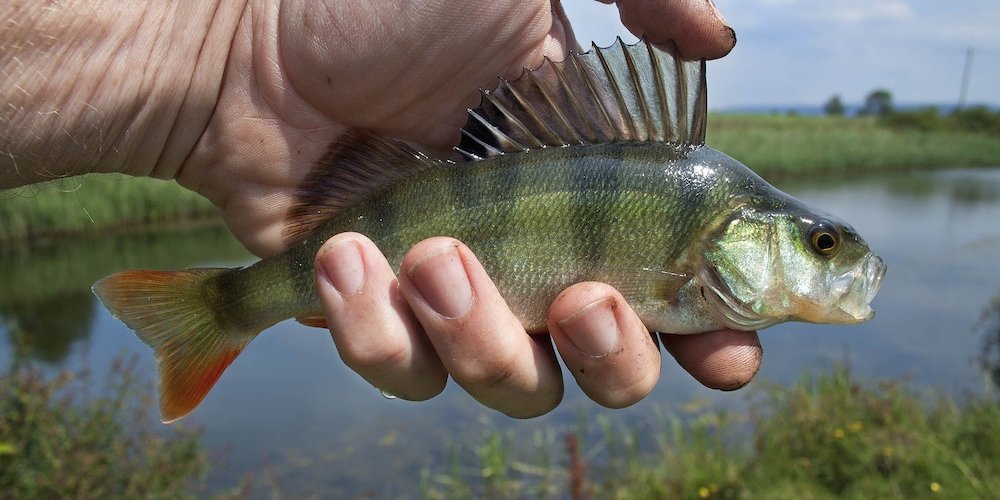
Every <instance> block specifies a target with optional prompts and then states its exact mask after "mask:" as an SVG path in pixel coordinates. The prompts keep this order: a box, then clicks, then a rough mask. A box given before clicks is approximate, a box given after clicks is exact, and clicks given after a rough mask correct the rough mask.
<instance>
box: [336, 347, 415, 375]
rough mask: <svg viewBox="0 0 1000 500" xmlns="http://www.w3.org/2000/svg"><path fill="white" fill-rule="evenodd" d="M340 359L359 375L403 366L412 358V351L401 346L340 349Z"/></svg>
mask: <svg viewBox="0 0 1000 500" xmlns="http://www.w3.org/2000/svg"><path fill="white" fill-rule="evenodd" d="M339 352H340V358H341V359H342V360H343V361H344V364H346V365H347V366H348V367H350V368H351V369H352V370H354V371H356V372H358V373H364V372H368V371H371V370H384V369H386V368H395V367H399V366H403V365H405V364H406V363H407V361H408V360H409V358H410V349H409V348H408V347H407V346H405V345H399V346H388V345H380V346H355V347H347V348H341V349H339Z"/></svg>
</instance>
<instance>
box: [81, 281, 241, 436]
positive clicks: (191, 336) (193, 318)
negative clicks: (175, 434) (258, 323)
mask: <svg viewBox="0 0 1000 500" xmlns="http://www.w3.org/2000/svg"><path fill="white" fill-rule="evenodd" d="M226 271H228V269H188V270H184V271H126V272H123V273H118V274H113V275H111V276H108V277H106V278H104V279H102V280H100V281H98V282H97V283H95V284H94V287H93V291H94V294H96V295H97V297H98V298H99V299H101V302H103V303H104V306H105V307H107V308H108V310H109V311H111V314H113V315H114V316H115V317H116V318H118V319H120V320H121V321H122V322H123V323H125V324H126V325H127V326H128V327H129V328H131V329H132V330H134V331H135V333H136V335H137V336H138V337H139V338H140V339H142V341H143V342H145V343H146V344H147V345H149V346H150V347H152V348H153V350H154V351H155V352H156V362H157V365H158V368H159V372H160V419H161V420H163V422H164V423H170V422H173V421H175V420H177V419H179V418H181V417H183V416H184V415H187V414H188V413H190V412H191V410H194V408H195V407H196V406H198V403H200V402H201V400H202V399H204V398H205V395H206V394H208V391H209V390H210V389H211V388H212V386H213V385H215V382H216V381H217V380H219V376H220V375H222V372H223V371H225V369H226V367H228V366H229V364H230V363H232V362H233V360H234V359H236V357H237V356H239V354H240V352H242V351H243V348H244V347H246V345H247V344H248V343H250V341H251V340H253V338H254V337H255V336H256V335H257V333H259V332H229V331H227V330H226V329H225V328H224V326H223V324H222V322H221V321H220V319H219V317H218V314H217V311H216V310H215V309H214V308H213V304H210V303H209V302H208V297H212V296H217V295H216V294H213V293H206V291H209V292H210V291H211V289H210V288H206V287H210V286H213V285H214V278H215V277H216V276H218V275H219V274H221V273H223V272H226Z"/></svg>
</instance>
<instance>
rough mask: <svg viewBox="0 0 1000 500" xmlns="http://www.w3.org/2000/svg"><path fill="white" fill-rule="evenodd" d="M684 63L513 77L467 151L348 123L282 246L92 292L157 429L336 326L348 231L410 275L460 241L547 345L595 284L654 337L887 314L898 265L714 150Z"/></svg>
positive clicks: (104, 283)
mask: <svg viewBox="0 0 1000 500" xmlns="http://www.w3.org/2000/svg"><path fill="white" fill-rule="evenodd" d="M679 54H680V53H679V51H678V49H677V47H676V45H674V44H673V43H667V44H664V45H653V44H650V43H648V42H646V41H640V42H638V43H636V44H631V45H629V44H625V43H623V42H622V41H621V39H619V40H618V41H617V42H615V43H614V44H613V45H611V46H609V47H606V48H599V47H597V46H596V45H593V46H592V49H591V50H589V51H587V52H585V53H575V52H571V53H570V54H569V55H568V56H567V58H566V59H565V60H563V61H559V62H555V61H552V60H551V59H545V61H544V62H543V64H542V65H541V66H540V67H539V68H537V69H535V70H528V69H525V70H524V71H523V72H522V74H521V75H520V76H519V77H518V78H516V79H513V80H505V79H500V82H499V83H498V85H497V86H496V87H495V88H494V89H492V90H482V91H481V102H480V104H479V106H478V107H476V108H475V109H470V110H469V111H468V121H467V123H466V125H465V126H464V127H463V128H462V129H461V140H460V142H459V144H458V146H457V147H456V148H455V149H454V157H453V158H448V159H437V158H432V157H430V156H428V155H426V154H424V153H423V152H421V151H420V150H419V149H418V148H416V147H414V146H412V145H410V144H409V143H406V142H404V141H400V140H397V139H394V138H390V137H384V136H381V135H379V134H376V133H373V132H370V131H366V130H360V129H354V130H350V131H348V132H347V133H345V134H344V135H343V136H342V137H340V138H339V139H337V140H336V141H334V142H333V143H332V144H331V145H330V147H329V150H328V152H327V153H326V155H325V156H324V157H323V158H322V159H321V160H320V161H318V162H317V164H316V165H315V168H313V170H312V171H311V172H310V173H309V174H308V175H307V177H306V178H305V180H304V181H303V183H302V185H301V186H300V188H299V191H298V196H297V198H296V202H295V204H294V206H292V207H291V208H290V210H289V212H288V225H287V230H286V236H287V242H288V246H287V250H285V251H284V252H283V253H281V254H278V255H275V256H272V257H268V258H265V259H262V260H260V261H257V262H255V263H253V264H250V265H248V266H245V267H239V268H232V269H229V268H195V269H185V270H178V271H154V270H130V271H124V272H121V273H117V274H113V275H111V276H108V277H105V278H103V279H101V280H100V281H98V282H97V283H95V284H94V286H93V291H94V293H95V294H96V295H97V297H98V298H99V299H100V300H101V302H102V303H103V304H104V306H105V307H107V309H108V310H109V311H110V312H111V314H112V315H114V316H115V317H117V318H118V319H120V320H121V321H122V322H124V324H125V325H127V326H128V327H129V328H130V329H132V330H134V331H135V333H136V334H137V336H138V337H139V338H140V339H141V340H142V341H143V342H145V343H146V344H148V345H149V346H150V347H151V348H152V349H153V350H154V351H155V356H156V361H157V365H158V371H159V392H160V400H159V403H160V416H161V419H162V420H163V421H164V422H172V421H175V420H177V419H179V418H181V417H183V416H185V415H187V414H188V413H190V412H191V411H193V410H194V409H195V408H196V407H197V406H198V404H199V403H200V402H201V401H202V400H203V399H204V398H205V396H206V395H207V394H208V392H209V390H210V389H211V388H212V386H213V385H214V384H215V383H216V381H217V380H218V379H219V377H220V376H221V375H222V373H223V372H224V371H225V369H226V368H227V367H228V366H229V365H230V364H231V363H232V362H233V360H235V359H236V357H237V356H239V354H240V353H241V352H242V351H243V349H244V348H245V347H246V346H247V344H249V343H250V342H251V341H252V340H253V339H254V338H255V337H256V336H257V335H258V334H259V333H260V332H262V331H264V330H265V329H267V328H269V327H271V326H272V325H274V324H276V323H278V322H280V321H283V320H286V319H289V318H295V319H298V320H299V321H301V322H303V323H305V324H313V325H318V326H322V309H321V307H320V303H319V300H318V298H317V293H316V289H315V283H314V277H313V273H314V270H313V261H314V256H315V254H316V252H317V251H318V250H319V248H320V246H321V245H322V244H323V243H324V241H325V240H326V239H327V238H329V237H330V236H333V235H334V234H338V233H342V232H347V231H354V232H358V233H362V234H364V235H366V236H368V237H369V238H371V239H372V240H373V241H374V242H375V243H376V244H377V245H378V246H379V248H380V249H381V250H382V251H383V253H384V254H385V255H386V257H387V259H388V260H389V262H390V263H392V264H393V265H394V266H395V268H396V270H397V271H398V269H399V265H400V262H401V261H402V259H403V255H404V253H405V252H406V251H407V249H409V248H410V247H411V246H412V245H414V244H415V243H417V242H419V241H421V240H423V239H425V238H428V237H432V236H451V237H455V238H457V239H459V240H460V241H462V242H464V243H465V244H466V245H468V247H469V248H471V249H472V250H473V251H474V252H475V254H476V255H477V256H478V257H479V259H480V260H481V261H482V263H483V265H484V266H485V268H486V270H487V272H488V273H489V275H490V277H491V278H492V279H493V280H494V282H495V283H496V286H497V288H498V289H499V291H500V293H501V294H502V296H503V297H504V298H505V299H506V301H507V303H508V304H509V306H510V308H511V309H512V311H513V312H514V313H515V314H516V316H517V317H518V318H519V320H520V321H521V322H522V323H523V325H524V326H525V328H526V330H527V331H528V332H533V333H541V332H544V331H545V330H546V316H547V309H548V305H549V304H550V303H551V302H552V300H553V299H554V298H555V297H556V296H557V295H558V294H559V292H560V291H562V290H563V289H565V288H566V287H567V286H569V285H571V284H574V283H577V282H581V281H600V282H605V283H608V284H610V285H612V286H614V287H615V288H617V289H618V290H619V291H620V292H621V293H622V295H623V296H624V297H625V299H626V301H627V302H628V303H629V304H630V306H631V307H632V308H633V309H634V310H635V311H636V313H637V314H638V315H639V317H640V318H641V319H642V321H643V323H644V324H645V325H646V327H648V328H649V329H650V330H652V331H657V332H666V333H672V334H696V333H701V332H708V331H714V330H719V329H724V328H730V329H736V330H747V331H751V330H758V329H762V328H766V327H768V326H771V325H775V324H778V323H781V322H784V321H793V320H794V321H803V322H812V323H844V324H850V323H858V322H862V321H865V320H867V319H869V318H871V317H872V315H873V314H874V311H873V310H872V308H871V302H872V300H873V298H874V296H875V294H876V292H877V291H878V289H879V286H880V283H881V281H882V277H883V275H884V273H885V269H886V266H885V263H884V261H883V260H882V259H881V258H880V257H879V256H878V255H876V254H875V253H874V252H873V251H872V250H871V248H870V247H869V246H868V244H867V243H865V241H864V240H863V239H862V238H861V236H859V235H858V233H857V231H855V230H854V229H853V228H852V227H851V226H850V225H849V224H848V223H847V222H846V221H843V220H841V219H839V218H837V217H836V216H834V215H832V214H828V213H826V212H823V211H821V210H819V209H816V208H813V207H810V206H808V205H806V204H805V203H803V202H801V201H799V200H797V199H796V198H794V197H792V196H789V195H788V194H785V193H783V192H782V191H780V190H778V189H777V188H775V187H773V186H771V185H770V184H769V183H767V182H766V181H765V180H764V179H762V178H761V177H760V176H758V175H757V174H755V173H754V172H753V171H752V170H750V168H748V167H746V166H745V165H743V164H742V163H740V162H739V161H737V160H735V159H733V158H731V157H729V156H727V155H725V154H724V153H722V152H719V151H716V150H714V149H712V148H710V147H708V146H706V145H705V127H706V119H707V116H708V111H707V92H706V79H705V61H704V60H701V61H687V60H684V59H682V58H681V57H680V55H679Z"/></svg>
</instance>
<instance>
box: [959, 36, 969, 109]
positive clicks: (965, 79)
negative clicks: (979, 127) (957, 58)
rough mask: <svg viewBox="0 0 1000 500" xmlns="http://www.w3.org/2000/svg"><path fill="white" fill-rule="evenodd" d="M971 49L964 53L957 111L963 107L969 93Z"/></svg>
mask: <svg viewBox="0 0 1000 500" xmlns="http://www.w3.org/2000/svg"><path fill="white" fill-rule="evenodd" d="M972 53H973V49H972V47H969V48H968V49H967V50H966V51H965V69H963V70H962V89H961V91H960V92H959V94H958V109H962V108H963V107H965V96H966V94H968V92H969V74H970V73H972Z"/></svg>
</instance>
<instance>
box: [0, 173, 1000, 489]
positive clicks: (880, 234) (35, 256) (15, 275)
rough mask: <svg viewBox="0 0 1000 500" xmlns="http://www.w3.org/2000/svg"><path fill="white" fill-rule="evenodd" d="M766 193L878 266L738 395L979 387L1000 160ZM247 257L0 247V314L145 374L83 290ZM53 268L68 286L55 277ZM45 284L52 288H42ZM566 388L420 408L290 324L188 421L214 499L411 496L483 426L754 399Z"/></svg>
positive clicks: (648, 413)
mask: <svg viewBox="0 0 1000 500" xmlns="http://www.w3.org/2000/svg"><path fill="white" fill-rule="evenodd" d="M775 184H776V185H778V186H779V187H780V188H782V189H784V190H786V191H788V192H790V193H792V194H793V195H795V196H797V197H799V198H800V199H802V200H805V201H807V202H808V203H810V204H812V205H815V206H818V207H822V208H823V209H825V210H827V211H829V212H831V213H835V214H837V215H840V216H842V217H843V218H844V219H846V220H848V221H851V222H852V224H853V225H854V226H855V228H856V229H857V230H858V231H859V232H860V233H861V234H862V235H863V236H864V237H865V238H866V239H867V240H868V242H869V243H870V244H871V245H872V247H874V248H875V249H876V251H877V252H878V253H880V254H881V255H882V257H883V258H884V259H885V261H886V262H887V264H888V273H887V275H886V278H885V281H884V285H883V287H882V291H881V292H880V294H879V295H878V297H877V298H876V299H875V303H874V307H875V310H876V311H877V316H876V317H875V318H874V319H873V320H871V321H869V322H868V323H865V324H862V325H859V326H849V327H845V326H818V325H803V324H786V325H780V326H777V327H774V328H771V329H768V330H766V331H765V332H763V333H762V334H761V340H762V342H763V344H764V349H765V356H764V366H763V369H762V370H761V372H760V374H759V375H758V377H757V380H758V382H755V383H754V384H751V387H753V386H755V385H757V386H759V385H761V383H760V381H769V382H776V383H779V384H789V383H792V382H794V381H795V380H797V379H799V378H800V377H801V376H802V375H803V374H804V373H807V372H811V373H823V372H825V371H828V370H829V369H830V368H832V367H834V366H835V365H838V364H847V365H849V366H850V367H851V370H852V372H853V373H854V374H855V375H857V376H859V377H860V378H863V379H883V378H893V379H898V378H902V379H906V380H909V381H911V382H912V384H913V386H914V387H916V388H917V389H918V390H926V391H928V392H932V391H944V392H947V393H949V394H952V395H955V396H957V397H961V396H962V395H963V394H966V393H970V392H981V391H985V390H990V389H988V388H987V384H986V381H985V380H986V378H985V376H984V375H983V372H982V371H981V370H980V369H979V368H978V366H977V365H976V364H975V362H974V361H975V358H976V356H977V354H978V352H979V350H980V348H981V339H980V335H979V334H978V330H981V328H979V326H978V325H980V323H981V317H982V315H983V314H984V310H985V309H986V307H987V306H988V304H989V301H990V299H991V298H992V297H993V296H994V295H997V294H998V293H1000V265H998V262H1000V168H994V169H978V170H951V171H940V172H932V173H905V174H892V175H880V176H869V177H857V176H852V177H851V178H845V179H828V178H823V179H810V180H807V181H788V182H782V181H781V180H778V181H777V182H775ZM130 238H131V239H130ZM136 238H138V239H136ZM220 249H225V251H224V252H222V251H220ZM220 254H221V256H220ZM95 256H96V257H95ZM247 258H248V257H247V256H246V254H245V253H244V252H243V251H242V250H241V249H240V248H239V247H238V245H237V244H235V243H234V242H233V241H232V240H231V239H230V238H228V236H226V235H225V234H224V233H222V232H221V231H219V230H207V229H202V230H198V231H194V232H191V233H188V234H183V235H162V234H161V235H146V236H132V237H114V238H112V237H108V238H102V239H101V240H95V241H90V242H82V243H78V244H74V245H66V244H60V245H59V246H58V247H51V248H48V249H41V250H32V251H30V252H26V251H21V252H18V253H16V254H7V256H6V257H5V258H4V259H3V260H2V261H0V277H2V278H4V283H5V287H6V290H7V291H6V292H5V293H4V295H3V296H2V297H0V315H4V316H7V317H8V318H15V319H17V320H18V321H21V322H22V323H24V322H33V323H32V324H34V325H36V326H37V327H36V328H35V329H36V330H45V329H46V328H47V329H49V330H51V331H50V332H48V333H46V335H47V336H48V337H47V338H46V339H36V341H35V343H36V344H37V346H36V348H35V350H34V351H33V354H32V356H33V357H36V358H39V359H42V360H44V362H45V364H46V366H49V367H51V369H52V370H56V369H60V368H64V367H70V368H78V367H84V366H86V367H91V368H93V369H94V371H95V372H101V370H102V368H103V367H104V366H107V365H108V364H109V363H110V361H111V359H112V358H113V357H114V356H116V355H120V354H121V353H136V354H137V355H138V356H139V357H140V358H139V359H140V364H139V367H140V370H141V371H142V372H143V373H146V374H149V375H150V377H151V376H152V374H153V373H154V364H153V356H152V353H151V352H150V351H148V350H147V349H146V348H145V346H144V345H143V344H142V343H141V342H140V341H139V340H137V339H136V338H135V337H134V336H133V335H132V333H131V332H130V331H129V330H127V329H126V328H125V327H124V326H123V325H122V324H121V323H119V322H118V321H117V320H115V319H114V318H112V317H111V316H109V315H108V314H107V313H106V312H105V311H104V309H103V308H101V307H99V306H98V304H97V303H96V301H94V300H93V298H92V297H91V295H90V294H89V291H88V290H87V286H86V283H89V282H92V281H93V280H94V279H96V278H97V277H99V276H101V275H104V274H107V273H109V272H112V271H115V270H121V269H125V268H131V267H166V268H171V267H182V266H191V265H218V264H220V263H221V264H230V265H231V264H235V263H240V262H244V261H245V260H246V259H247ZM95 259H96V262H95ZM66 276H73V278H72V279H70V278H66V280H67V283H66V284H61V281H60V278H64V277H66ZM53 288H59V290H58V293H54V294H49V293H47V292H48V291H51V290H52V289H53ZM67 304H68V305H67ZM60 314H63V315H64V317H62V318H61V317H60ZM7 333H8V332H6V331H3V332H2V333H0V336H2V335H6V334H7ZM12 356H13V348H12V342H7V343H0V364H2V365H3V366H7V365H8V364H9V363H10V362H11V360H12ZM567 380H569V378H568V377H567ZM569 385H570V386H571V387H570V388H569V389H568V390H567V394H566V398H565V400H564V402H563V404H562V405H561V406H560V407H559V408H558V409H557V410H555V411H553V412H552V413H550V414H549V415H546V416H545V417H542V418H538V419H533V420H529V421H520V420H513V419H509V418H506V417H504V416H502V415H500V414H497V413H494V412H492V411H489V410H486V409H484V408H482V407H480V406H479V405H478V404H477V403H475V402H474V401H473V400H472V399H471V398H470V397H468V396H467V395H465V394H464V393H463V392H462V391H461V390H460V389H459V388H457V387H455V386H454V385H453V384H452V385H450V386H449V387H448V389H447V390H446V391H445V392H444V394H442V395H441V396H439V397H437V398H435V399H434V400H432V401H429V402H423V403H410V402H405V401H400V400H388V399H385V398H383V397H382V396H381V395H380V394H379V392H378V391H377V390H375V389H374V388H372V387H371V386H369V385H368V384H366V383H365V382H364V381H363V380H361V379H360V378H359V377H358V376H356V375H355V374H354V373H353V372H352V371H351V370H349V369H348V368H346V367H345V366H344V364H343V363H342V362H341V361H340V359H339V357H338V356H337V353H336V351H335V349H334V346H333V343H332V342H331V341H330V338H329V335H328V334H327V333H326V332H325V331H322V330H318V329H311V328H306V327H303V326H300V325H298V324H297V323H293V322H286V323H282V324H280V325H278V326H276V327H274V328H272V329H270V330H268V331H267V332H266V333H265V334H263V335H261V336H260V337H258V339H257V340H255V341H254V342H253V343H252V344H251V345H250V346H249V347H248V348H247V349H246V351H245V352H244V353H243V354H242V355H241V356H240V357H239V359H238V360H237V361H236V362H235V363H234V364H233V365H232V366H231V367H230V368H229V370H228V371H227V372H226V374H225V375H224V376H223V377H222V379H221V380H220V382H219V383H218V385H217V386H216V387H215V389H213V390H212V392H211V394H210V395H209V396H208V398H207V399H206V400H205V401H204V402H203V403H202V404H201V406H200V407H199V408H198V410H197V411H195V412H194V413H193V414H192V415H190V416H189V417H187V418H186V419H185V420H184V421H183V423H184V424H185V425H194V426H199V427H201V428H203V429H204V438H203V439H204V443H205V445H206V446H207V447H208V448H209V449H211V450H213V451H212V453H213V457H214V460H215V465H214V467H213V470H212V473H211V476H210V478H209V481H210V488H211V489H212V490H220V489H227V488H230V487H232V486H234V485H235V484H237V483H238V482H239V481H240V479H241V478H242V477H243V476H245V475H247V474H251V475H257V476H261V475H263V471H268V472H267V473H268V474H273V477H274V478H275V480H276V481H277V484H278V485H279V486H280V488H281V490H282V491H283V492H284V493H288V494H296V493H321V494H324V495H337V494H345V493H353V494H359V493H361V494H364V493H367V492H378V493H379V496H383V495H385V494H393V493H412V492H414V491H415V490H416V488H417V486H418V482H419V481H420V477H421V471H423V470H427V469H428V468H434V470H438V471H443V470H447V469H448V464H449V460H450V453H451V451H452V450H453V448H454V444H455V443H456V442H467V443H476V442H478V441H479V440H480V439H481V438H482V436H484V435H485V434H486V433H488V432H490V431H492V430H496V429H502V430H504V431H505V432H509V433H512V435H513V436H514V438H515V440H524V441H529V440H531V439H533V438H534V437H535V436H537V434H536V433H537V432H538V431H539V430H541V429H546V428H549V429H552V428H555V429H557V431H556V432H563V431H566V430H570V429H573V428H575V427H576V426H587V427H591V426H593V425H594V421H595V419H596V418H597V417H598V416H600V415H607V416H611V417H613V418H614V419H618V421H623V422H628V421H633V420H646V421H648V420H649V419H652V418H655V415H659V414H662V412H663V411H667V412H671V411H679V410H678V409H679V408H680V407H681V405H684V404H685V403H689V402H691V401H692V400H701V401H704V402H707V403H709V404H711V405H713V406H714V407H717V408H730V409H733V410H736V411H741V409H743V408H745V407H746V404H747V394H748V393H752V391H753V389H750V390H749V391H748V390H744V391H738V392H734V393H723V392H716V391H711V390H708V389H705V388H703V387H701V386H700V385H698V384H697V383H696V382H694V381H692V379H691V378H690V377H689V376H688V375H687V374H686V373H685V372H683V371H682V370H681V369H679V368H678V367H677V366H676V365H675V364H673V363H671V362H667V363H665V364H664V368H663V372H662V375H661V378H660V382H659V385H658V386H657V387H656V389H655V390H654V392H653V393H652V394H651V395H650V396H649V397H648V398H647V399H646V400H644V401H643V402H641V403H639V404H637V405H635V406H633V407H631V408H629V409H626V410H619V411H611V410H606V409H603V408H601V407H598V406H597V405H595V404H593V403H591V402H590V401H589V400H587V399H586V397H585V396H583V395H582V393H581V392H580V391H579V390H578V389H576V388H575V387H574V386H572V384H569ZM556 443H557V444H558V443H560V441H559V440H556Z"/></svg>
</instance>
